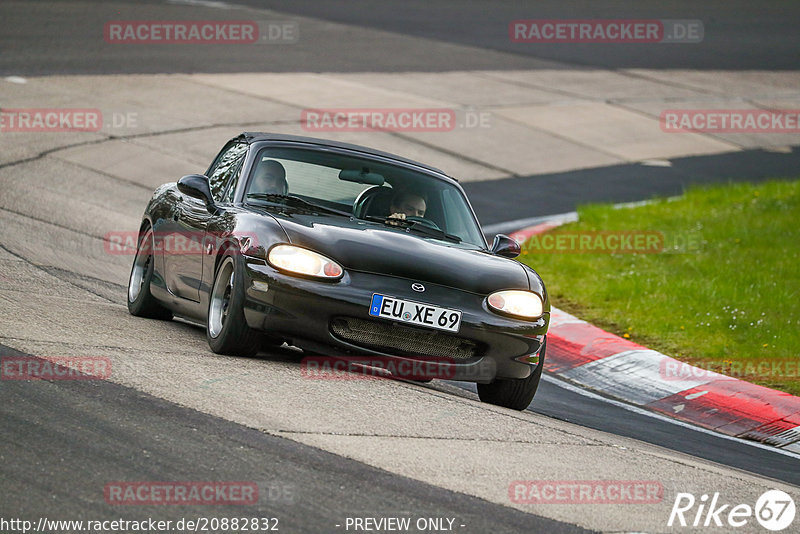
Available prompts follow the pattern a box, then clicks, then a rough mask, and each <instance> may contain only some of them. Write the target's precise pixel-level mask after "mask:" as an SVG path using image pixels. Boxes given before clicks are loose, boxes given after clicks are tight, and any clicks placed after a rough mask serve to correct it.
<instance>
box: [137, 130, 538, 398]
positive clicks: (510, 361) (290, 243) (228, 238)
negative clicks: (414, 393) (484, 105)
mask: <svg viewBox="0 0 800 534" xmlns="http://www.w3.org/2000/svg"><path fill="white" fill-rule="evenodd" d="M519 253H520V248H519V245H518V244H517V243H516V242H515V241H514V240H513V239H511V238H509V237H507V236H503V235H498V236H497V237H495V239H494V242H493V244H492V246H491V247H489V246H488V245H487V242H486V239H485V238H484V236H483V233H482V231H481V228H480V225H479V224H478V221H477V219H476V217H475V214H474V212H473V210H472V207H471V206H470V204H469V202H468V201H467V198H466V196H465V194H464V191H463V189H462V188H461V186H460V185H459V184H458V182H457V181H456V180H455V179H453V178H451V177H449V176H447V175H446V174H444V173H443V172H442V171H439V170H437V169H434V168H432V167H429V166H427V165H423V164H421V163H417V162H414V161H410V160H407V159H404V158H401V157H398V156H394V155H392V154H387V153H384V152H380V151H377V150H372V149H369V148H364V147H361V146H355V145H349V144H345V143H338V142H334V141H325V140H320V139H312V138H307V137H297V136H288V135H275V134H262V133H244V134H242V135H240V136H239V137H236V138H235V139H232V140H231V141H230V142H228V143H227V144H226V145H225V146H224V148H223V149H222V151H221V152H220V153H219V155H217V157H216V158H215V159H214V161H213V163H212V164H211V167H209V169H208V171H207V172H206V174H205V175H199V174H192V175H188V176H184V177H183V178H181V179H180V180H179V181H178V182H177V183H169V184H165V185H162V186H161V187H159V188H158V189H157V190H156V191H155V193H154V194H153V197H152V199H151V200H150V202H149V204H148V205H147V208H146V210H145V212H144V218H143V220H142V224H141V228H140V229H139V233H138V242H137V251H136V256H135V258H134V261H133V268H132V270H131V276H130V282H129V285H128V309H129V310H130V313H132V314H133V315H137V316H143V317H153V318H171V317H172V316H173V315H177V316H181V317H185V318H188V319H192V320H195V321H201V322H204V323H205V324H206V332H207V337H208V343H209V345H210V347H211V350H213V351H214V352H217V353H222V354H233V355H248V354H253V353H255V352H257V351H258V350H259V348H261V347H263V346H265V344H266V345H269V344H276V345H280V344H282V343H283V342H289V343H291V344H292V345H295V346H297V347H300V348H302V349H304V350H305V351H309V352H311V353H313V354H315V355H322V356H324V357H328V358H345V359H346V358H356V359H358V358H364V359H366V360H367V365H375V364H374V362H376V361H377V362H384V363H392V362H394V363H395V364H397V363H398V362H401V363H402V362H405V363H415V364H419V362H431V361H435V362H437V364H438V367H437V369H438V372H441V369H442V368H443V367H442V365H444V364H445V363H446V365H444V368H445V369H446V377H447V378H450V379H454V380H466V381H471V382H476V383H477V387H478V393H479V396H480V398H481V400H483V401H485V402H490V403H493V404H498V405H501V406H506V407H509V408H515V409H518V410H521V409H524V408H526V407H527V406H528V404H529V403H530V401H531V400H532V398H533V396H534V394H535V393H536V389H537V387H538V384H539V380H540V377H541V374H542V366H543V363H544V355H545V340H546V337H545V334H546V333H547V328H548V324H549V319H550V304H549V301H548V297H547V293H546V291H545V288H544V284H543V282H542V280H541V278H540V277H539V275H538V274H536V272H535V271H534V270H533V269H531V268H529V267H527V266H525V265H523V264H521V263H519V262H517V261H515V260H513V259H512V258H515V257H516V256H517V255H519ZM443 362H444V363H443ZM379 366H380V365H379ZM386 368H387V369H390V372H392V370H396V369H397V368H398V367H392V366H391V365H386ZM415 368H416V369H419V368H420V367H419V366H417V367H415ZM437 377H441V374H439V375H437ZM415 378H416V379H419V380H426V379H429V378H431V377H430V376H421V377H420V376H415Z"/></svg>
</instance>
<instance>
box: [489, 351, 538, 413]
mask: <svg viewBox="0 0 800 534" xmlns="http://www.w3.org/2000/svg"><path fill="white" fill-rule="evenodd" d="M546 348H547V341H546V340H545V343H544V345H543V346H542V348H541V350H540V351H539V365H538V366H537V367H536V369H534V371H533V372H532V373H531V374H530V376H529V377H528V378H498V379H496V380H495V381H494V382H492V383H490V384H478V397H480V399H481V401H483V402H487V403H489V404H496V405H497V406H503V407H504V408H511V409H512V410H524V409H525V408H527V407H528V406H530V404H531V401H532V400H533V396H534V395H536V390H537V389H539V382H540V381H541V379H542V369H544V352H545V349H546Z"/></svg>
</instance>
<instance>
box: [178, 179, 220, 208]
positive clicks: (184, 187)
mask: <svg viewBox="0 0 800 534" xmlns="http://www.w3.org/2000/svg"><path fill="white" fill-rule="evenodd" d="M178 191H180V192H181V193H183V194H185V195H188V196H190V197H194V198H198V199H200V200H202V201H203V202H205V204H206V207H207V208H208V209H209V211H214V210H216V205H215V204H214V197H212V196H211V185H210V184H209V182H208V176H205V175H203V174H187V175H186V176H184V177H183V178H181V179H180V180H178Z"/></svg>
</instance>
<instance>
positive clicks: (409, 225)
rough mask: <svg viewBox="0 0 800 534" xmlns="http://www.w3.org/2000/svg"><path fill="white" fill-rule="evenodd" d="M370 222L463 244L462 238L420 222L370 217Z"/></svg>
mask: <svg viewBox="0 0 800 534" xmlns="http://www.w3.org/2000/svg"><path fill="white" fill-rule="evenodd" d="M368 219H370V220H377V221H382V222H383V224H385V225H386V226H397V227H400V228H405V229H406V230H411V231H413V232H418V233H420V234H424V235H426V236H428V237H434V238H437V239H445V240H447V241H452V242H453V243H461V238H460V237H458V236H457V235H453V234H448V233H447V232H445V231H444V230H441V229H439V228H434V227H432V226H428V225H427V224H425V223H423V222H420V221H409V220H408V219H395V218H390V217H386V218H383V217H368Z"/></svg>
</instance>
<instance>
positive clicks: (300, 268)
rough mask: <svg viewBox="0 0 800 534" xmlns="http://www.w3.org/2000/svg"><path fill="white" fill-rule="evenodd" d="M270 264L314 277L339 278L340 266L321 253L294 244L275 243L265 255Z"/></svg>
mask: <svg viewBox="0 0 800 534" xmlns="http://www.w3.org/2000/svg"><path fill="white" fill-rule="evenodd" d="M267 259H268V260H269V262H270V264H271V265H272V266H273V267H275V268H277V269H280V270H282V271H289V272H291V273H295V274H302V275H305V276H313V277H315V278H326V279H335V278H341V276H342V273H343V272H344V270H343V269H342V266H341V265H339V264H338V263H336V262H335V261H333V260H332V259H330V258H326V257H325V256H323V255H322V254H318V253H316V252H314V251H313V250H308V249H307V248H302V247H296V246H294V245H276V246H274V247H272V248H271V249H270V251H269V254H268V255H267Z"/></svg>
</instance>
